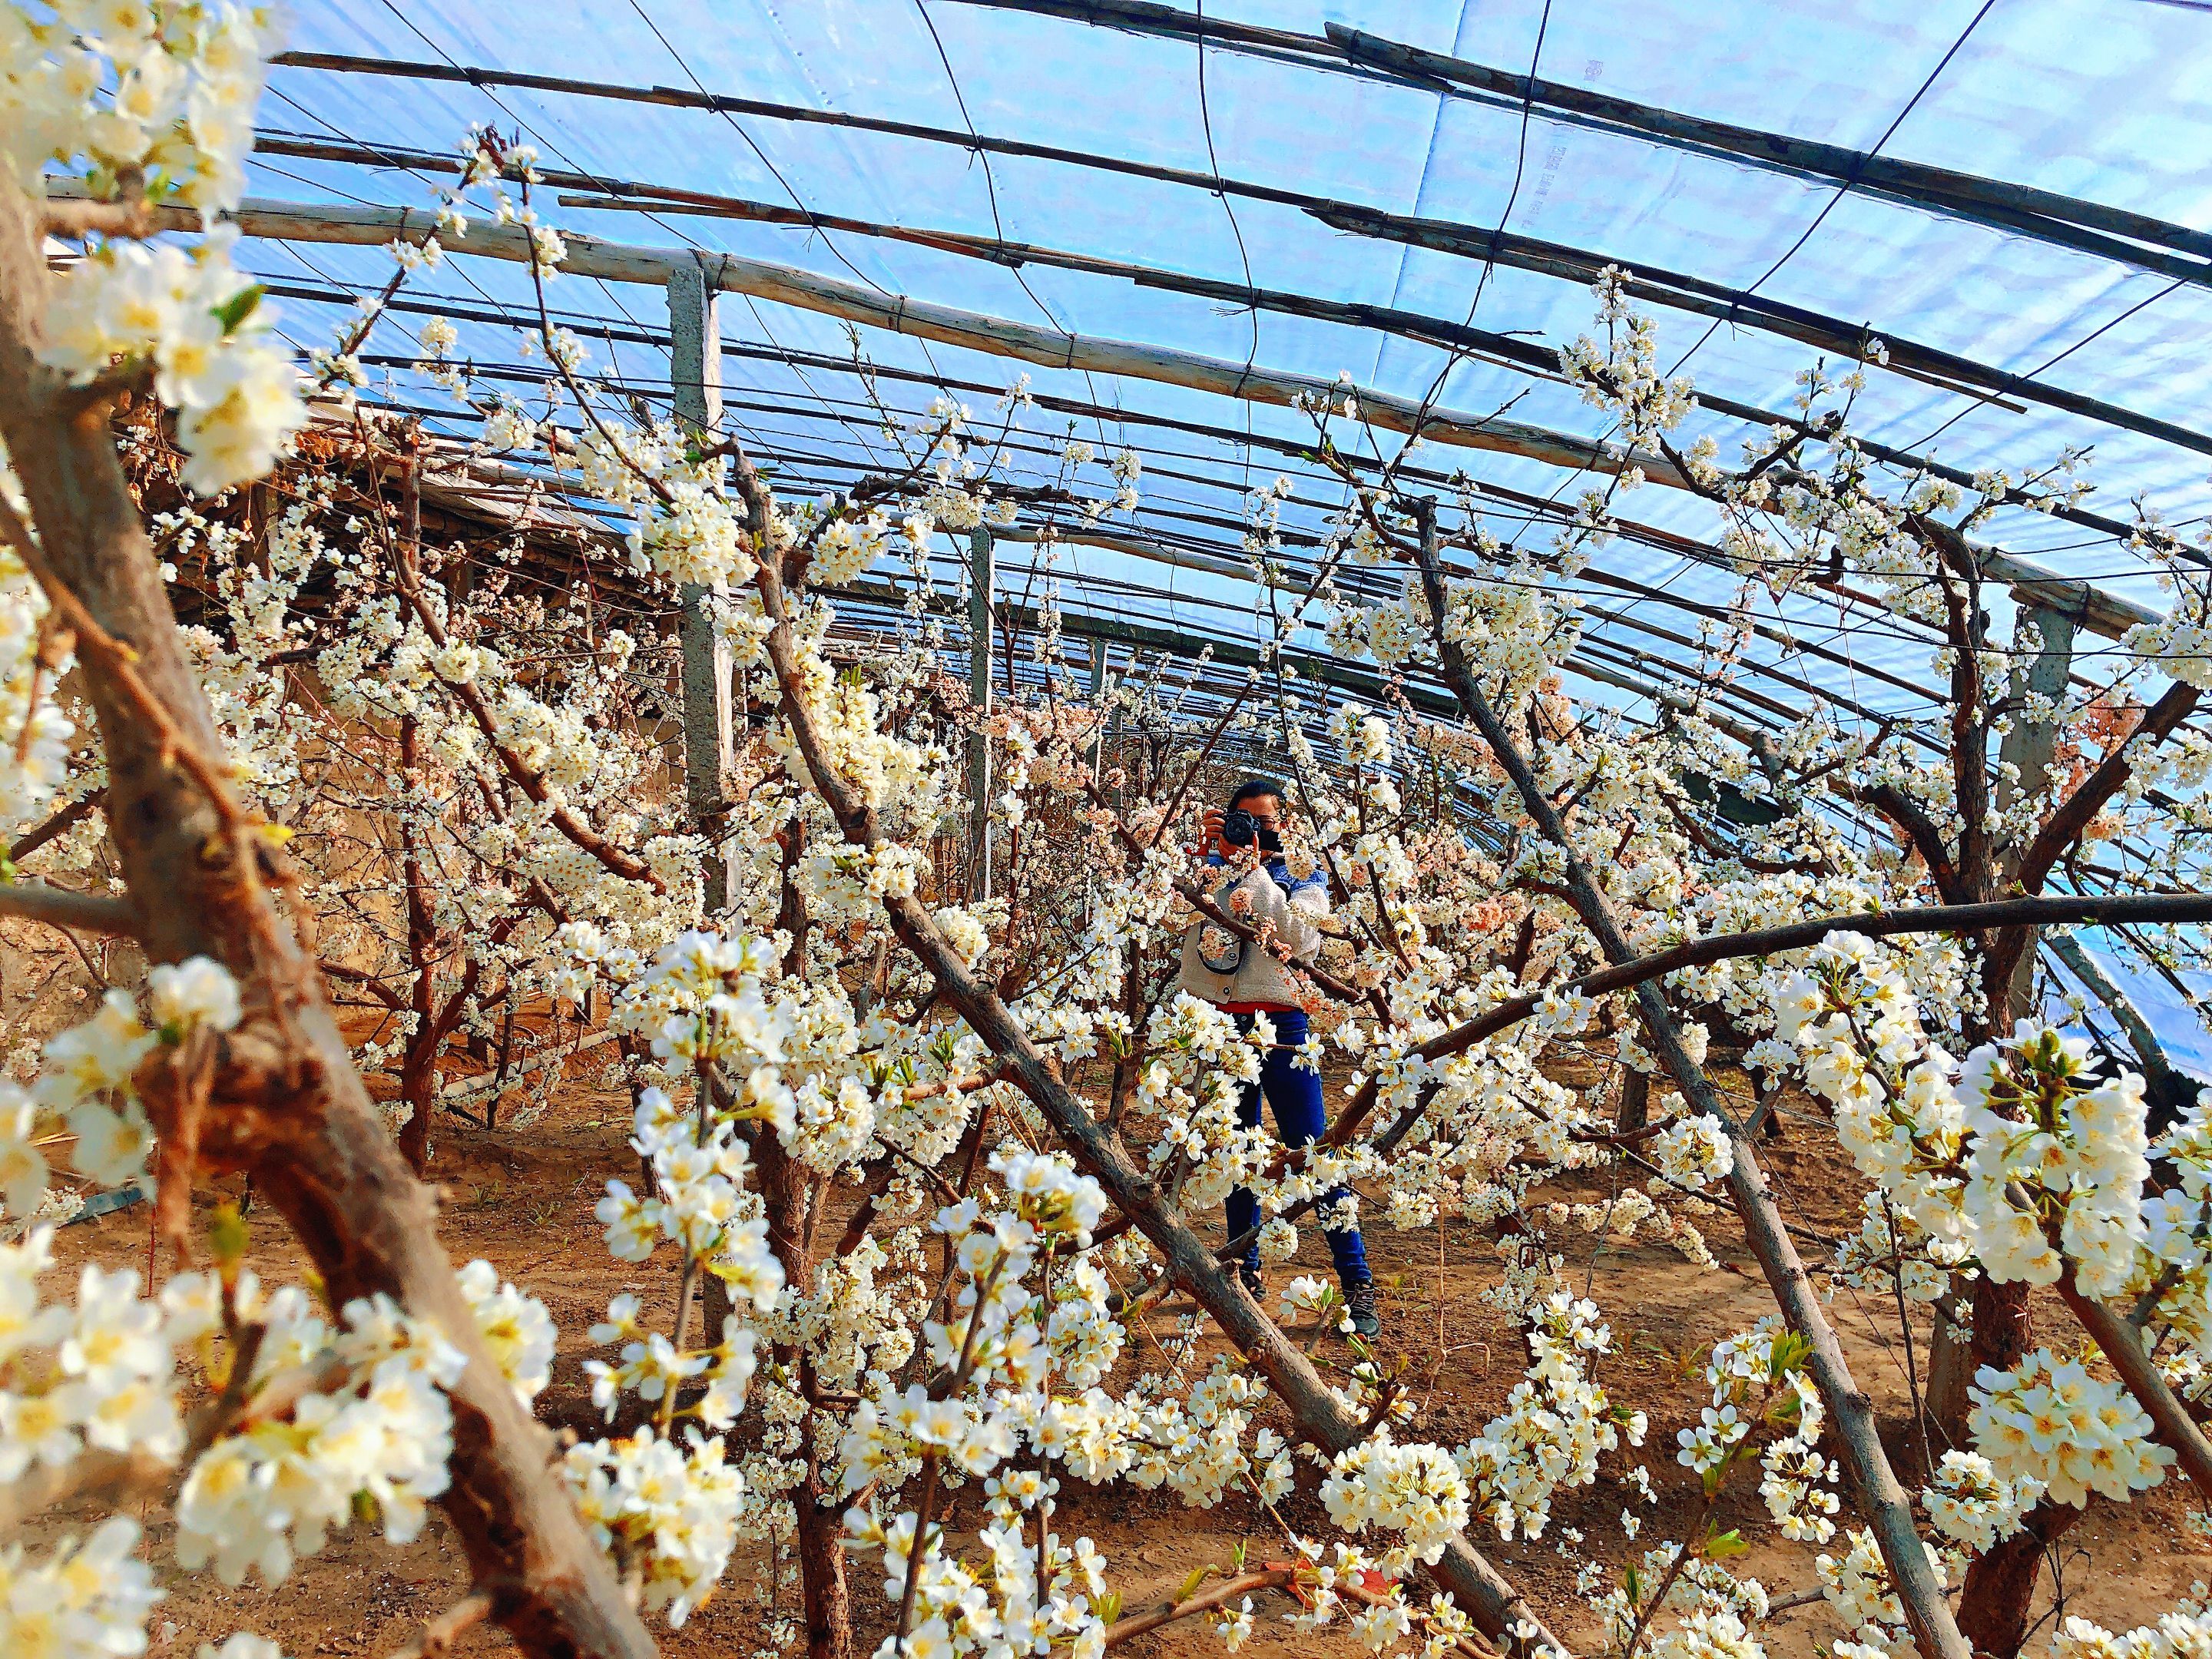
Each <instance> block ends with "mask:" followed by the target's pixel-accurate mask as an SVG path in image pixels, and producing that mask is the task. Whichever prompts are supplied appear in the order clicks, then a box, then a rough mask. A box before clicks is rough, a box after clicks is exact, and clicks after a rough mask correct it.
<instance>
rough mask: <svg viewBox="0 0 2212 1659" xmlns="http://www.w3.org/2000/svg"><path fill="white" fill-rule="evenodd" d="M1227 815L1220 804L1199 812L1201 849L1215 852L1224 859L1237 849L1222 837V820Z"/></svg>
mask: <svg viewBox="0 0 2212 1659" xmlns="http://www.w3.org/2000/svg"><path fill="white" fill-rule="evenodd" d="M1225 816H1226V815H1225V813H1224V812H1223V811H1222V810H1221V809H1220V808H1219V807H1218V806H1209V807H1207V808H1206V811H1203V812H1201V813H1200V814H1199V817H1198V835H1199V851H1200V853H1207V852H1214V853H1218V854H1221V856H1222V857H1224V858H1227V857H1229V856H1230V855H1231V854H1232V853H1234V852H1235V851H1236V850H1237V849H1236V848H1233V847H1231V845H1230V844H1229V843H1228V842H1225V841H1224V840H1222V839H1221V821H1222V819H1223V817H1225Z"/></svg>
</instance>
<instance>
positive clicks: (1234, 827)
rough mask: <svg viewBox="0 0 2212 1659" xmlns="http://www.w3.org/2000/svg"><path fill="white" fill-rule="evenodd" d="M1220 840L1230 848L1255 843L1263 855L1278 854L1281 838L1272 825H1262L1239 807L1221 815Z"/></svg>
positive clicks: (1233, 807) (1281, 846)
mask: <svg viewBox="0 0 2212 1659" xmlns="http://www.w3.org/2000/svg"><path fill="white" fill-rule="evenodd" d="M1221 839H1222V840H1224V841H1225V842H1228V843H1229V844H1230V845H1231V847H1249V846H1251V845H1252V844H1253V843H1254V842H1258V843H1259V845H1260V850H1261V852H1263V853H1279V852H1281V851H1282V850H1283V838H1282V836H1280V835H1279V834H1277V833H1276V830H1275V826H1274V825H1273V824H1272V823H1261V821H1260V820H1259V819H1258V818H1255V817H1253V816H1252V815H1251V814H1250V813H1249V812H1248V811H1245V810H1244V809H1243V807H1241V806H1232V807H1231V808H1230V809H1229V811H1227V812H1225V813H1224V814H1223V815H1222V818H1221Z"/></svg>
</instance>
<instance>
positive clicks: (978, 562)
mask: <svg viewBox="0 0 2212 1659" xmlns="http://www.w3.org/2000/svg"><path fill="white" fill-rule="evenodd" d="M991 554H992V543H991V532H989V531H987V530H986V529H984V528H983V527H982V526H981V525H978V526H976V527H975V529H974V530H972V531H970V532H969V536H968V560H969V569H968V701H969V706H970V707H971V708H974V709H975V713H976V714H977V716H978V717H985V716H987V715H988V714H990V712H991V589H992V586H993V577H992V569H991V567H992V559H991ZM968 799H969V802H970V803H971V811H972V812H973V817H972V819H971V823H972V825H973V827H972V829H970V831H969V850H970V854H971V856H972V858H973V860H974V869H975V884H974V887H973V889H972V890H973V892H974V894H975V897H976V898H978V899H987V898H989V897H990V896H991V745H990V744H989V742H988V741H987V739H986V738H984V736H983V734H982V733H981V732H976V733H975V734H974V735H973V736H971V737H970V738H969V746H968Z"/></svg>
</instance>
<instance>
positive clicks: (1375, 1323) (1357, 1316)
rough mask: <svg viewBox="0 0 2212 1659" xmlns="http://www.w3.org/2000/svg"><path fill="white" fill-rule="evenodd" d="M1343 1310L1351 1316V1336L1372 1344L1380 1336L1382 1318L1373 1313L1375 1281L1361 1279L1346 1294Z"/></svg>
mask: <svg viewBox="0 0 2212 1659" xmlns="http://www.w3.org/2000/svg"><path fill="white" fill-rule="evenodd" d="M1344 1310H1345V1312H1346V1313H1347V1314H1349V1315H1351V1316H1352V1333H1353V1334H1355V1335H1357V1336H1359V1337H1362V1338H1364V1339H1365V1340H1367V1341H1370V1342H1372V1341H1373V1340H1375V1339H1376V1337H1378V1336H1380V1335H1382V1334H1383V1321H1382V1317H1381V1316H1379V1315H1378V1314H1376V1311H1375V1281H1374V1280H1373V1279H1361V1280H1360V1281H1359V1282H1358V1284H1357V1285H1353V1286H1352V1289H1351V1290H1350V1291H1348V1292H1346V1296H1345V1298H1344Z"/></svg>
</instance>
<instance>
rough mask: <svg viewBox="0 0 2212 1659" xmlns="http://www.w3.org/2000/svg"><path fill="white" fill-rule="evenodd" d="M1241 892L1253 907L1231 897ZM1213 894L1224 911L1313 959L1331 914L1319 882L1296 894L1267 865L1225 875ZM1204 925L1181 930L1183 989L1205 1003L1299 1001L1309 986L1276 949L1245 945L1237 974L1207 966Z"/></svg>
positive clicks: (1295, 954)
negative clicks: (1202, 951) (1201, 948)
mask: <svg viewBox="0 0 2212 1659" xmlns="http://www.w3.org/2000/svg"><path fill="white" fill-rule="evenodd" d="M1239 892H1243V893H1246V894H1249V895H1250V903H1249V908H1246V909H1243V910H1241V911H1240V910H1238V909H1237V908H1236V906H1235V905H1234V904H1233V903H1232V902H1231V898H1232V896H1233V895H1235V894H1237V893H1239ZM1212 897H1213V902H1215V903H1216V904H1218V905H1219V906H1220V907H1221V910H1222V914H1223V915H1229V916H1233V917H1235V918H1236V919H1237V921H1243V922H1249V923H1250V924H1251V925H1252V926H1253V927H1262V928H1264V927H1273V929H1274V935H1273V937H1274V942H1275V943H1276V944H1277V945H1279V946H1283V947H1285V948H1287V949H1288V950H1289V951H1290V953H1291V956H1292V957H1295V958H1297V960H1298V961H1301V962H1304V961H1309V960H1310V959H1311V958H1312V956H1313V953H1314V952H1315V951H1316V950H1317V949H1318V948H1319V947H1320V945H1321V927H1320V923H1321V921H1322V917H1324V916H1326V915H1328V890H1327V889H1325V888H1323V887H1322V886H1321V885H1320V884H1315V885H1313V886H1310V887H1303V888H1300V889H1299V890H1298V892H1297V895H1296V896H1291V895H1290V894H1288V893H1285V892H1284V891H1283V890H1282V889H1281V888H1280V887H1279V886H1277V885H1276V884H1275V878H1273V876H1271V875H1269V874H1268V873H1267V871H1266V870H1264V869H1256V870H1251V871H1248V872H1246V873H1245V874H1244V875H1243V876H1241V877H1237V878H1225V879H1224V880H1223V881H1222V882H1221V883H1220V884H1218V886H1216V888H1215V889H1214V891H1213V894H1212ZM1204 925H1205V924H1204V923H1203V922H1202V921H1201V922H1200V923H1198V924H1194V926H1193V927H1191V928H1190V929H1189V930H1188V932H1186V933H1184V934H1183V938H1182V985H1181V988H1182V989H1183V990H1185V991H1188V992H1189V993H1190V994H1191V995H1193V996H1194V997H1196V998H1198V999H1199V1000H1201V1001H1204V1002H1214V1003H1224V1002H1240V1003H1244V1002H1249V1003H1257V1004H1261V1005H1264V1006H1273V1007H1278V1008H1295V1007H1297V1006H1298V1005H1299V1003H1300V1002H1301V1000H1303V995H1304V988H1305V987H1303V986H1302V985H1301V984H1300V982H1299V981H1298V980H1297V978H1295V977H1294V976H1293V975H1291V971H1290V970H1289V969H1287V968H1286V967H1285V966H1284V965H1283V963H1282V962H1281V961H1280V960H1279V958H1278V957H1276V956H1275V954H1274V952H1273V951H1269V950H1264V949H1262V948H1261V947H1260V946H1258V945H1246V946H1245V948H1244V952H1243V960H1242V961H1241V962H1239V963H1237V971H1236V972H1235V973H1233V974H1217V973H1215V972H1214V971H1213V970H1212V969H1210V968H1208V967H1207V966H1206V963H1204V962H1202V961H1201V960H1200V958H1199V954H1198V933H1199V927H1201V926H1204Z"/></svg>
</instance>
